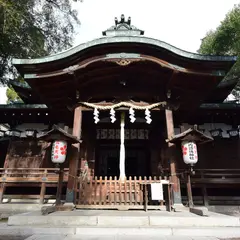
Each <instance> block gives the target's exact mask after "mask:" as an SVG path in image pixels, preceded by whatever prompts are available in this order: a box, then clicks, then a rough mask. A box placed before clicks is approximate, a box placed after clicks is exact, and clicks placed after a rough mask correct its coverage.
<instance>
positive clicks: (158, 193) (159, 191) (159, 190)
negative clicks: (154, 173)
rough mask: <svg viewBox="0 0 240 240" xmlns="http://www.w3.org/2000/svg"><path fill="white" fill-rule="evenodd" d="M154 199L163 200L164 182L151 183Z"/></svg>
mask: <svg viewBox="0 0 240 240" xmlns="http://www.w3.org/2000/svg"><path fill="white" fill-rule="evenodd" d="M151 196H152V200H163V185H162V183H151Z"/></svg>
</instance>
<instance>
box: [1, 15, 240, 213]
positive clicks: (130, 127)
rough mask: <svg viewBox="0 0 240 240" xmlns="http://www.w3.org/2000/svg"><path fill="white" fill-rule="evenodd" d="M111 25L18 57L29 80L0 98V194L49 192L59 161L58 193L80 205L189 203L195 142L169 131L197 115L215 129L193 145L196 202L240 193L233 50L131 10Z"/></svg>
mask: <svg viewBox="0 0 240 240" xmlns="http://www.w3.org/2000/svg"><path fill="white" fill-rule="evenodd" d="M102 35H103V36H102V37H101V38H99V39H95V40H93V41H90V42H87V43H84V44H81V45H79V46H76V47H73V48H71V49H69V50H67V51H64V52H61V53H58V54H56V55H51V56H46V57H43V58H37V59H13V64H14V66H15V67H16V69H17V71H18V72H19V74H20V75H21V76H22V77H23V78H24V80H25V81H24V82H19V81H17V80H15V81H11V85H12V87H13V88H14V89H15V91H16V92H17V93H18V95H19V96H20V98H21V99H22V100H23V103H13V104H9V105H0V116H1V118H0V121H1V122H0V123H1V124H6V125H7V126H9V129H8V130H7V131H1V132H0V136H1V137H0V152H1V154H0V167H1V168H0V201H1V202H2V203H3V204H4V203H5V202H10V201H11V199H14V198H18V199H20V200H21V199H38V200H39V201H40V203H45V202H47V201H48V200H49V199H51V198H55V196H56V192H57V186H58V182H59V181H58V180H59V177H60V175H59V174H58V173H59V171H60V172H61V174H62V175H61V190H62V192H61V193H62V194H61V197H60V198H61V199H60V200H61V201H62V202H73V203H74V204H75V205H76V207H78V208H118V207H119V206H127V207H128V208H129V209H131V208H135V209H138V208H139V209H142V208H143V206H144V205H145V207H146V206H147V207H148V208H158V207H161V206H163V205H166V206H167V207H168V208H171V206H174V205H176V204H181V203H184V204H186V203H187V197H186V195H187V193H186V178H185V173H186V171H188V169H189V166H188V165H187V164H185V163H184V161H183V157H184V156H183V154H184V155H187V156H188V155H189V153H187V152H182V149H185V148H186V149H187V147H185V145H184V146H183V144H185V142H184V141H183V142H174V141H171V139H174V137H176V136H177V135H178V134H181V133H186V134H190V133H191V131H190V132H186V131H189V129H191V128H192V127H193V126H194V125H196V126H197V131H198V132H199V133H198V134H199V136H200V137H199V138H201V139H202V137H204V138H206V139H210V140H212V141H208V142H207V143H206V144H201V141H200V143H199V144H198V143H196V144H197V150H194V152H193V156H191V154H190V155H189V159H188V160H189V161H190V160H194V161H195V160H196V161H195V162H194V164H192V163H193V162H191V161H190V162H189V163H190V165H191V167H192V168H193V170H194V172H195V174H194V175H192V176H191V180H192V188H193V189H192V190H193V201H194V204H196V205H208V204H218V203H219V202H221V203H222V202H224V201H227V200H229V199H230V198H231V197H234V199H235V200H236V201H237V200H240V196H239V192H240V191H238V190H237V191H236V189H238V188H240V161H239V160H240V150H239V149H240V140H239V128H238V125H239V124H240V114H239V113H240V105H238V104H237V103H236V102H226V101H224V100H225V99H226V98H227V96H228V95H229V94H230V93H231V91H232V89H233V88H234V87H235V85H236V84H237V82H238V79H231V78H230V77H229V75H228V72H229V71H230V70H231V69H232V68H233V67H234V64H235V62H236V57H234V56H203V55H199V54H196V53H189V52H186V51H184V50H181V49H178V48H176V47H174V46H171V45H169V44H167V43H165V42H162V41H160V40H157V39H152V38H148V37H145V36H144V31H142V30H140V29H138V28H136V27H134V26H133V25H132V24H131V19H130V18H129V19H125V17H124V16H123V15H122V16H121V18H120V20H118V19H116V20H115V25H114V26H112V27H111V28H109V29H107V30H106V31H103V33H102ZM53 129H55V130H53ZM53 135H54V136H53ZM190 135H191V134H190ZM43 136H45V137H43ZM46 136H47V137H46ZM184 136H185V135H184ZM69 139H72V141H69ZM73 139H75V140H74V141H73ZM201 139H200V140H201ZM185 140H186V139H185ZM61 144H62V145H61ZM181 144H182V147H181ZM186 144H188V142H187V143H186ZM189 146H190V145H189ZM191 146H192V145H191ZM194 146H195V145H194ZM194 149H195V148H194ZM190 150H191V149H190ZM190 150H189V151H190ZM184 151H185V150H184ZM186 151H187V150H186ZM196 151H197V152H196ZM185 157H186V156H185ZM184 159H185V158H184ZM197 160H198V161H197ZM233 204H234V203H233Z"/></svg>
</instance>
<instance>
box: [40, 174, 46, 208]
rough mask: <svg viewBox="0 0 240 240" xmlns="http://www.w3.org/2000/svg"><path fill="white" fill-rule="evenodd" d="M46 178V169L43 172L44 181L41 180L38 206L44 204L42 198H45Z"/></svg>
mask: <svg viewBox="0 0 240 240" xmlns="http://www.w3.org/2000/svg"><path fill="white" fill-rule="evenodd" d="M46 178H47V169H45V170H44V174H43V179H44V180H43V179H42V184H41V190H40V200H39V203H40V204H44V197H45V193H46V182H45V179H46Z"/></svg>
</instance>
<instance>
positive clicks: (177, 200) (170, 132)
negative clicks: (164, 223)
mask: <svg viewBox="0 0 240 240" xmlns="http://www.w3.org/2000/svg"><path fill="white" fill-rule="evenodd" d="M165 117H166V129H167V138H168V139H169V138H171V137H172V136H174V123H173V113H172V110H169V109H166V110H165ZM168 157H169V160H170V161H169V162H170V172H171V181H172V183H173V186H172V189H173V203H174V204H181V203H182V199H181V188H180V181H179V177H178V176H177V162H176V146H175V144H173V143H168Z"/></svg>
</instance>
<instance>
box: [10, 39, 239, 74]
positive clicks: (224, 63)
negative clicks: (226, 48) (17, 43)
mask: <svg viewBox="0 0 240 240" xmlns="http://www.w3.org/2000/svg"><path fill="white" fill-rule="evenodd" d="M133 49H134V52H136V53H139V54H146V53H147V54H148V55H152V56H154V57H157V58H159V59H164V60H166V61H169V62H171V63H173V64H179V65H180V66H181V65H182V66H183V67H184V66H189V65H191V66H195V67H197V68H199V67H202V68H207V69H219V70H226V71H228V70H230V68H231V67H232V66H233V65H234V64H235V62H236V60H237V57H236V56H209V55H200V54H197V53H190V52H187V51H184V50H181V49H179V48H176V47H174V46H172V45H170V44H168V43H165V42H163V41H160V40H157V39H153V38H147V37H143V36H115V37H103V38H99V39H96V40H93V41H89V42H87V43H83V44H80V45H78V46H76V47H73V48H70V49H69V50H66V51H64V52H61V53H58V54H55V55H50V56H46V57H42V58H35V59H16V58H14V59H13V60H12V63H13V64H14V65H15V67H16V68H17V69H18V71H19V72H20V73H21V74H22V75H23V74H25V73H41V72H47V71H49V68H51V69H52V70H57V69H61V68H64V67H66V66H70V65H73V64H75V63H77V62H79V61H82V60H84V59H88V58H91V57H94V56H96V55H100V54H109V53H112V52H116V50H117V51H118V52H119V53H121V52H126V53H127V52H133ZM49 63H51V64H49Z"/></svg>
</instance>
